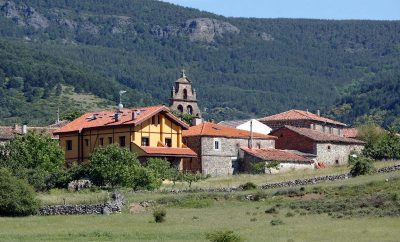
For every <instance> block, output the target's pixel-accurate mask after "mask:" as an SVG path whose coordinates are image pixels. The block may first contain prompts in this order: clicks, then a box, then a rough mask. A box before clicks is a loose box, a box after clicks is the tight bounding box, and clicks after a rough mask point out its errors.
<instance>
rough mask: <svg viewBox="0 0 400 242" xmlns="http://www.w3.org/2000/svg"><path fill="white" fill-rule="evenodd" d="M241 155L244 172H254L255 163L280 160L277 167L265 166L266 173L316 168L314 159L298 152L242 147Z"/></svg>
mask: <svg viewBox="0 0 400 242" xmlns="http://www.w3.org/2000/svg"><path fill="white" fill-rule="evenodd" d="M240 149H241V152H240V157H241V165H242V169H243V171H244V172H254V164H257V163H264V164H268V163H270V162H273V161H278V162H279V165H278V167H277V168H276V169H275V168H264V173H278V172H286V171H290V170H293V169H296V170H299V169H314V168H315V165H314V163H315V162H314V161H313V160H312V159H310V158H307V157H306V156H302V155H299V154H297V153H296V152H292V151H287V150H278V149H254V148H248V147H241V148H240Z"/></svg>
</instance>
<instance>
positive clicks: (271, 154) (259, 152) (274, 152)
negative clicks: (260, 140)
mask: <svg viewBox="0 0 400 242" xmlns="http://www.w3.org/2000/svg"><path fill="white" fill-rule="evenodd" d="M241 149H242V150H243V151H244V152H246V153H248V154H250V155H252V156H255V157H258V158H260V159H263V160H268V161H272V160H276V161H280V162H301V163H312V162H313V161H312V160H310V159H308V158H306V157H304V156H300V155H297V154H294V153H292V152H289V151H284V150H278V149H250V148H247V147H241Z"/></svg>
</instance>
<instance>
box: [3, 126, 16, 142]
mask: <svg viewBox="0 0 400 242" xmlns="http://www.w3.org/2000/svg"><path fill="white" fill-rule="evenodd" d="M14 137H15V131H14V127H12V126H0V140H11V139H14Z"/></svg>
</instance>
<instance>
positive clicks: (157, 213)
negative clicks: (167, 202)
mask: <svg viewBox="0 0 400 242" xmlns="http://www.w3.org/2000/svg"><path fill="white" fill-rule="evenodd" d="M166 215H167V212H166V211H165V209H164V208H156V209H154V211H153V217H154V221H155V222H156V223H162V222H164V221H165V216H166Z"/></svg>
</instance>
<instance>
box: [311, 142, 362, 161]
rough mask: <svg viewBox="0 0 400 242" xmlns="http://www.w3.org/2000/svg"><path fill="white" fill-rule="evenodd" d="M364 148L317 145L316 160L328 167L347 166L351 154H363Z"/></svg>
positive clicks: (342, 145)
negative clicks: (353, 152)
mask: <svg viewBox="0 0 400 242" xmlns="http://www.w3.org/2000/svg"><path fill="white" fill-rule="evenodd" d="M363 148H364V147H363V146H362V145H351V144H332V143H316V144H315V150H316V155H317V158H316V160H317V161H318V162H324V163H325V164H328V165H347V163H348V161H349V155H350V153H351V152H352V151H355V152H361V151H362V149H363Z"/></svg>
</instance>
